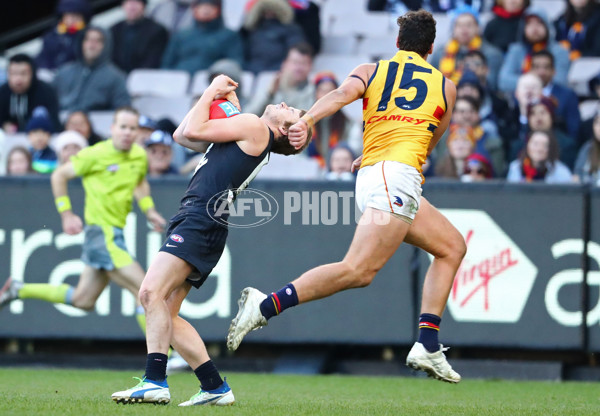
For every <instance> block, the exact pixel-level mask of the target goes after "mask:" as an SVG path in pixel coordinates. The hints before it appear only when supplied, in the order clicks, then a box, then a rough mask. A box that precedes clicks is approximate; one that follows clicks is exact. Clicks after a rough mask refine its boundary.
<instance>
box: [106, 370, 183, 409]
mask: <svg viewBox="0 0 600 416" xmlns="http://www.w3.org/2000/svg"><path fill="white" fill-rule="evenodd" d="M134 378H135V379H136V380H139V383H138V384H137V386H135V387H132V388H130V389H128V390H124V391H118V392H116V393H113V394H112V396H111V397H112V399H113V400H114V401H115V402H117V403H123V404H127V403H154V404H167V403H169V402H170V401H171V393H170V392H169V385H168V384H167V379H164V380H163V381H154V380H148V379H146V377H144V378H143V379H141V378H139V377H134Z"/></svg>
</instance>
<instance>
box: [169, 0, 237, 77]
mask: <svg viewBox="0 0 600 416" xmlns="http://www.w3.org/2000/svg"><path fill="white" fill-rule="evenodd" d="M192 7H193V9H192V11H193V16H194V25H193V26H192V27H190V28H188V29H184V30H182V31H180V32H177V33H175V34H173V36H172V37H171V40H170V41H169V44H168V45H167V49H166V50H165V53H164V55H163V58H162V67H163V68H165V69H180V70H184V71H188V72H189V73H190V74H194V73H195V72H196V71H200V70H204V69H208V67H210V66H211V65H212V64H213V63H214V62H216V61H218V60H219V59H223V58H229V59H233V60H234V61H236V62H238V63H239V64H240V65H241V64H242V62H243V59H244V51H243V46H242V39H241V37H240V35H239V34H238V33H236V32H234V31H232V30H230V29H227V28H226V27H225V24H224V23H223V17H222V15H221V0H195V1H194V3H193V6H192Z"/></svg>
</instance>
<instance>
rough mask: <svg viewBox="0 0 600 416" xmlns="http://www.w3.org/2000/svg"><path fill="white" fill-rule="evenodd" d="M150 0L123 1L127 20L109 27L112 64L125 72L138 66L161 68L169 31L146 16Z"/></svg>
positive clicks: (122, 4)
mask: <svg viewBox="0 0 600 416" xmlns="http://www.w3.org/2000/svg"><path fill="white" fill-rule="evenodd" d="M147 3H148V1H147V0H123V2H122V3H121V7H122V9H123V11H124V12H125V20H123V21H121V22H119V23H117V24H115V25H114V26H113V27H111V28H110V32H111V34H112V38H113V51H112V60H113V63H114V64H115V65H116V66H117V67H118V68H120V69H121V70H122V71H123V72H125V73H129V72H131V71H132V70H134V69H137V68H159V67H160V61H161V59H162V55H163V53H164V51H165V48H166V46H167V42H168V41H169V33H168V32H167V29H165V28H164V27H163V26H161V25H160V24H158V23H156V22H155V21H154V20H152V19H150V18H148V17H146V16H145V12H146V5H147Z"/></svg>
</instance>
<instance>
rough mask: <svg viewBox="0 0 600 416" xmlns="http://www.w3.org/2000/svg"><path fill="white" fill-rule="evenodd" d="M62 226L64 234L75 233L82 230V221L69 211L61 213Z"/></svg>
mask: <svg viewBox="0 0 600 416" xmlns="http://www.w3.org/2000/svg"><path fill="white" fill-rule="evenodd" d="M62 227H63V231H64V232H65V234H69V235H76V234H79V233H80V232H81V231H83V221H81V218H79V216H77V215H75V214H73V213H72V212H71V211H66V212H63V213H62Z"/></svg>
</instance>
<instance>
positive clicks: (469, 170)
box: [460, 153, 493, 182]
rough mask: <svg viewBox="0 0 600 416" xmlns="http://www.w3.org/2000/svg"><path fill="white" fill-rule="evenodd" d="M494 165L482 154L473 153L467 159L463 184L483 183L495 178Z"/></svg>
mask: <svg viewBox="0 0 600 416" xmlns="http://www.w3.org/2000/svg"><path fill="white" fill-rule="evenodd" d="M492 172H493V170H492V165H491V164H490V161H489V160H488V158H487V157H485V156H484V155H482V154H480V153H471V154H470V155H469V157H467V160H466V163H465V170H464V173H463V174H462V176H461V177H460V180H461V182H483V181H486V180H488V179H492V178H493V173H492Z"/></svg>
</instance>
